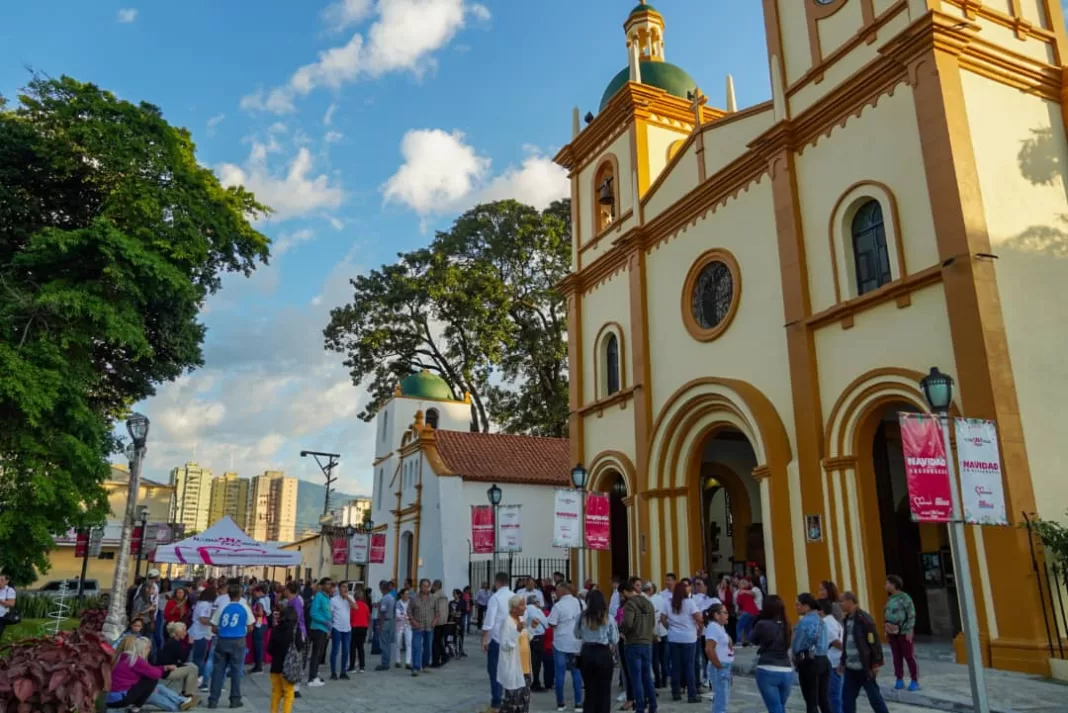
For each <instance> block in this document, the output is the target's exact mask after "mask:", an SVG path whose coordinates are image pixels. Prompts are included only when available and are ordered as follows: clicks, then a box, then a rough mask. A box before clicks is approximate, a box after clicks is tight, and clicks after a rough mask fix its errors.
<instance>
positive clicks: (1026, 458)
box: [556, 0, 1068, 674]
mask: <svg viewBox="0 0 1068 713" xmlns="http://www.w3.org/2000/svg"><path fill="white" fill-rule="evenodd" d="M762 2H763V10H764V26H765V32H766V44H767V60H768V65H769V69H770V71H769V74H770V79H771V86H770V90H769V91H768V96H769V97H770V99H769V100H768V101H766V102H764V103H761V104H757V105H755V106H747V107H738V106H736V101H735V98H734V90H733V85H732V83H731V81H730V80H729V79H728V80H727V82H726V96H725V97H724V99H723V102H722V104H720V102H718V101H709V97H708V96H706V93H705V92H704V91H702V90H707V89H708V87H699V86H697V83H696V82H695V81H694V80H693V79H692V78H691V76H690V75H689V74H688V73H687V72H686V71H685V70H684V69H683V68H680V67H678V66H676V65H674V64H671V63H670V62H669V61H668V56H667V54H666V53H665V47H667V48H668V50H670V44H669V43H666V42H665V37H666V35H665V31H666V26H667V23H666V21H665V16H664V15H662V14H661V13H660V12H659V11H658V10H657V9H656V8H654V7H653V6H651V5H649V4H647V3H645V2H644V0H643V2H642V3H641V4H639V5H638V6H636V7H634V9H633V10H632V11H631V13H630V15H629V16H628V17H627V18H626V20H625V22H624V25H623V30H624V32H623V34H622V35H621V36H620V38H619V39H620V44H619V59H620V64H623V63H624V61H626V62H627V64H626V66H625V67H624V68H623V69H622V70H621V71H620V72H619V73H618V74H616V75H615V76H614V77H612V78H609V77H606V80H609V79H610V81H607V88H606V89H605V91H604V95H603V97H601V98H600V101H599V104H595V105H592V106H589V107H583V108H582V109H581V111H580V110H579V109H575V110H574V113H573V117H572V138H571V143H570V144H569V145H567V146H565V147H564V148H563V149H562V150H561V151H560V152H559V154H558V155H557V157H556V161H557V163H558V164H560V165H561V166H563V167H565V168H566V169H567V170H568V171H569V172H570V178H571V197H572V210H573V225H574V228H573V238H574V240H573V242H574V248H573V258H572V265H573V271H572V274H571V275H570V276H569V277H568V278H567V279H566V280H565V282H564V285H563V287H564V291H565V293H566V295H567V299H568V309H569V324H568V339H569V360H570V365H571V423H570V434H571V438H570V448H571V460H572V461H573V462H578V463H583V464H585V465H586V467H587V469H588V471H589V480H588V487H589V488H590V489H592V490H596V491H604V492H614V493H618V494H619V497H620V499H621V501H622V503H623V506H624V507H623V509H622V513H623V517H619V518H615V519H613V522H612V527H613V529H615V530H618V531H619V532H618V533H613V541H614V542H615V541H618V542H621V543H624V544H625V545H626V546H625V547H621V548H619V549H621V550H622V551H615V550H613V551H612V552H611V553H599V552H597V553H595V552H589V553H586V555H585V556H586V557H587V562H586V563H585V564H586V567H587V571H590V572H593V573H595V575H596V577H597V578H598V579H599V580H600V581H607V579H608V577H609V576H610V575H611V574H620V575H626V574H637V575H640V576H643V577H651V578H653V579H654V580H656V581H657V582H661V581H662V578H663V576H664V574H665V573H666V572H669V571H670V572H677V573H680V576H681V575H682V574H683V573H692V572H694V571H696V570H699V569H704V570H708V571H710V572H712V573H727V572H731V571H738V570H740V569H743V568H745V567H746V566H747V565H748V566H752V565H753V564H755V565H757V566H759V567H761V568H762V569H763V570H764V571H765V572H766V574H767V577H768V581H769V588H770V589H771V591H772V592H774V593H777V594H779V595H781V596H783V597H784V598H785V599H786V601H787V602H788V603H789V602H791V601H792V599H793V598H794V597H796V595H797V594H798V593H799V592H801V591H811V592H815V591H817V589H818V586H819V582H820V581H821V580H825V579H829V580H833V581H835V582H837V584H838V586H839V588H840V589H842V590H853V591H855V592H856V593H857V594H858V596H859V598H860V601H861V604H862V606H863V607H864V608H865V609H867V610H869V611H871V612H873V613H874V614H876V615H877V616H880V617H881V612H882V607H883V604H884V603H885V601H886V592H885V580H886V576H887V575H888V574H897V575H900V576H901V577H902V578H904V580H905V589H906V591H908V592H909V593H910V594H911V595H912V596H913V598H914V599H915V600H916V604H917V608H918V611H919V614H918V619H919V627H918V633H921V634H931V635H934V636H945V637H947V638H948V637H950V636H953V634H954V633H955V632H956V631H959V613H958V611H957V605H956V601H957V597H956V593H955V590H954V586H955V583H954V577H953V572H952V569H951V568H950V559H949V557H948V535H947V532H946V526H944V525H922V526H921V525H917V524H915V523H913V522H912V520H911V518H910V515H909V506H908V498H907V490H906V485H905V475H904V466H903V457H902V448H901V436H900V431H899V428H898V425H897V423H898V413H899V412H902V411H911V412H920V411H926V410H927V409H928V406H927V404H926V401H925V399H924V397H923V395H922V393H921V390H920V386H919V382H920V379H921V378H922V377H923V376H924V374H926V373H927V372H928V370H929V369H930V368H931V367H932V366H937V367H938V368H939V369H940V370H941V371H942V372H944V373H946V374H949V375H951V376H952V377H953V378H954V379H955V382H956V385H955V389H954V403H953V406H952V409H951V412H952V413H954V414H959V415H963V416H968V417H973V418H982V419H992V420H994V421H996V423H997V427H998V436H999V447H1000V452H1001V456H1002V459H1003V472H1004V488H1005V499H1006V504H1007V510H1008V512H1009V518H1010V521H1012V525H1010V526H1009V527H978V526H970V527H968V528H967V539H968V554H969V557H970V560H971V571H972V577H973V582H972V585H973V588H974V591H975V597H976V603H977V608H978V618H979V626H980V630H981V643H982V653H983V658H984V660H985V661H986V662H987V663H988V665H992V666H994V667H997V668H1007V669H1015V670H1021V671H1029V672H1033V673H1043V674H1046V673H1048V672H1049V663H1048V658H1049V652H1048V650H1047V646H1048V640H1047V634H1046V630H1045V628H1044V617H1043V608H1044V605H1043V602H1042V599H1041V595H1040V588H1039V583H1038V581H1037V577H1036V574H1035V572H1034V571H1033V570H1032V566H1031V555H1030V547H1029V542H1028V534H1027V531H1026V530H1024V529H1022V528H1020V527H1017V526H1016V525H1019V524H1020V523H1022V522H1023V514H1024V513H1028V514H1029V515H1030V514H1037V515H1039V516H1041V517H1043V518H1046V519H1054V520H1056V519H1062V520H1063V518H1064V517H1065V511H1066V510H1068V478H1066V477H1065V475H1064V463H1065V460H1064V457H1063V455H1062V451H1061V445H1062V443H1063V436H1062V434H1061V432H1062V431H1063V427H1061V425H1060V422H1059V421H1060V418H1061V415H1060V414H1061V411H1062V407H1063V404H1065V403H1068V373H1066V370H1065V368H1064V359H1063V354H1064V346H1065V345H1066V344H1068V310H1065V309H1063V308H1061V307H1059V306H1058V305H1059V304H1060V303H1059V296H1062V295H1064V294H1065V292H1064V290H1065V287H1064V286H1065V284H1068V269H1066V266H1068V232H1066V230H1068V227H1066V224H1065V221H1066V220H1068V197H1066V188H1065V178H1064V175H1063V171H1064V166H1065V165H1068V164H1066V161H1068V149H1066V141H1065V121H1064V113H1063V106H1062V104H1063V102H1064V98H1065V96H1068V93H1066V88H1068V82H1066V73H1065V71H1064V69H1063V65H1064V64H1065V62H1066V61H1068V57H1066V53H1068V38H1066V34H1065V27H1064V17H1063V14H1062V10H1061V5H1060V3H1059V2H1057V1H1056V0H1000V2H994V1H992V0H984V1H983V2H979V1H977V0H762ZM593 29H595V30H596V29H600V28H593ZM681 31H683V32H698V31H700V30H699V28H683V29H682V30H681ZM711 51H712V52H714V51H715V49H714V48H712V50H711ZM719 93H720V91H719V90H717V91H716V92H709V94H719ZM586 100H587V101H591V102H592V101H594V100H595V98H594V97H588V98H586ZM714 104H720V106H721V107H722V108H719V107H717V106H714ZM589 110H592V111H589ZM587 111H589V113H587ZM582 114H586V116H585V119H586V121H585V123H584V124H583V123H581V122H580V115H582ZM616 534H618V535H619V536H618V539H617V537H616ZM947 568H949V569H947ZM958 639H959V637H958ZM957 648H958V653H959V654H962V651H963V649H962V646H960V645H958V647H957Z"/></svg>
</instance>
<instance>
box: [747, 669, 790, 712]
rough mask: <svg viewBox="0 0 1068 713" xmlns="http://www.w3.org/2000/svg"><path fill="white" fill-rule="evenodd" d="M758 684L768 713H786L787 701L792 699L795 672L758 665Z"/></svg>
mask: <svg viewBox="0 0 1068 713" xmlns="http://www.w3.org/2000/svg"><path fill="white" fill-rule="evenodd" d="M756 684H757V689H758V690H759V691H760V697H761V698H763V699H764V707H765V708H767V709H768V713H785V711H786V701H787V700H789V699H790V689H792V688H793V687H794V672H793V671H768V670H767V669H764V668H759V667H758V668H757V670H756Z"/></svg>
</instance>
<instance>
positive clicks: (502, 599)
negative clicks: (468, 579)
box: [482, 572, 515, 711]
mask: <svg viewBox="0 0 1068 713" xmlns="http://www.w3.org/2000/svg"><path fill="white" fill-rule="evenodd" d="M494 585H495V586H496V591H494V592H493V596H492V597H490V600H489V604H487V605H486V618H485V619H484V620H483V621H482V650H483V651H485V652H486V656H487V669H488V671H489V677H490V708H492V709H493V710H495V711H496V710H500V709H501V704H502V703H503V702H504V689H503V688H502V687H501V684H499V683H497V661H498V660H499V659H500V656H501V628H502V626H503V625H504V622H505V621H507V619H508V600H509V599H511V598H512V596H514V594H515V593H514V592H513V591H512V590H511V588H509V586H508V575H507V574H505V573H504V572H498V573H497V576H496V577H495V578H494Z"/></svg>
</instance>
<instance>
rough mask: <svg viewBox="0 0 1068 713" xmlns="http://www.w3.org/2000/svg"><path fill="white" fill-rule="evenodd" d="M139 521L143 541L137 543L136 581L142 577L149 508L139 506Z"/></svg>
mask: <svg viewBox="0 0 1068 713" xmlns="http://www.w3.org/2000/svg"><path fill="white" fill-rule="evenodd" d="M137 520H138V521H139V522H140V523H141V541H140V542H138V543H137V563H136V564H134V581H135V582H136V581H137V578H138V577H140V576H141V555H142V554H144V551H145V535H147V534H148V508H147V507H145V506H144V505H138V506H137Z"/></svg>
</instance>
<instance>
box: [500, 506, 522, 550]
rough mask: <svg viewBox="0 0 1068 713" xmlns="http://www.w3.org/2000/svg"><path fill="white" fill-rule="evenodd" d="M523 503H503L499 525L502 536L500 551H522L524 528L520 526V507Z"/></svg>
mask: <svg viewBox="0 0 1068 713" xmlns="http://www.w3.org/2000/svg"><path fill="white" fill-rule="evenodd" d="M522 507H523V506H522V505H501V508H500V516H501V523H500V525H498V526H497V529H498V530H499V533H500V536H501V545H500V547H499V548H498V552H522V551H523V530H522V528H521V527H520V517H519V514H520V512H521V511H520V508H522Z"/></svg>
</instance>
